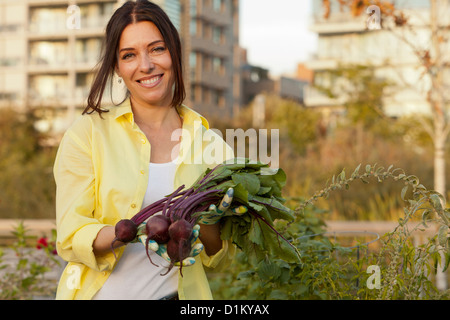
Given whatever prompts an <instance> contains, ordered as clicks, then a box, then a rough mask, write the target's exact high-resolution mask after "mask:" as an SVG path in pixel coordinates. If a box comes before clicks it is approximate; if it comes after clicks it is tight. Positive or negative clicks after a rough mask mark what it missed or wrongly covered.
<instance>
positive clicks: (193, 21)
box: [189, 18, 197, 36]
mask: <svg viewBox="0 0 450 320" xmlns="http://www.w3.org/2000/svg"><path fill="white" fill-rule="evenodd" d="M189 29H190V30H189V32H190V33H191V35H193V36H196V35H197V19H195V18H192V19H191V24H190V26H189Z"/></svg>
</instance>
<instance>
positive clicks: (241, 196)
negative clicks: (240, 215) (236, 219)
mask: <svg viewBox="0 0 450 320" xmlns="http://www.w3.org/2000/svg"><path fill="white" fill-rule="evenodd" d="M248 196H249V194H248V191H247V189H245V187H244V186H242V184H240V183H239V184H237V185H236V186H235V187H234V197H233V199H237V200H239V201H241V202H242V203H243V204H248Z"/></svg>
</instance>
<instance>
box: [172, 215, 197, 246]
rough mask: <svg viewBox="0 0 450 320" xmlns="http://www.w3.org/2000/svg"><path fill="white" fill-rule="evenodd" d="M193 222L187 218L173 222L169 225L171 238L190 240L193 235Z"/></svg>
mask: <svg viewBox="0 0 450 320" xmlns="http://www.w3.org/2000/svg"><path fill="white" fill-rule="evenodd" d="M192 228H193V227H192V224H190V223H189V222H188V221H187V220H185V219H180V220H176V221H174V222H172V224H171V225H170V227H169V236H170V239H173V240H175V241H177V242H179V241H181V240H189V238H190V237H191V235H192Z"/></svg>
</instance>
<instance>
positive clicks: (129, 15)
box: [83, 0, 186, 115]
mask: <svg viewBox="0 0 450 320" xmlns="http://www.w3.org/2000/svg"><path fill="white" fill-rule="evenodd" d="M141 21H149V22H152V23H154V24H155V26H156V27H157V28H158V30H159V32H160V33H161V35H162V37H163V40H164V42H165V43H166V46H167V48H168V50H169V53H170V56H171V59H172V68H173V73H174V78H175V88H174V92H173V98H172V102H171V105H172V106H173V107H176V106H179V105H181V104H182V102H183V101H184V99H185V97H186V91H185V87H184V82H183V68H182V52H181V41H180V36H179V34H178V31H177V29H176V28H175V26H174V25H173V24H172V22H171V21H170V19H169V17H168V16H167V14H166V13H165V12H164V11H163V10H162V9H161V8H160V7H159V6H158V5H156V4H154V3H152V2H150V1H148V0H137V1H127V2H125V3H124V4H123V5H122V6H121V7H120V8H119V9H117V10H116V11H115V12H114V14H113V15H112V17H111V19H110V20H109V22H108V24H107V26H106V36H105V39H104V42H103V46H102V53H101V58H100V61H99V68H98V71H97V72H96V74H95V77H94V81H93V84H92V87H91V90H90V92H89V96H88V98H87V107H86V108H85V109H84V111H83V114H85V113H92V112H94V111H95V112H98V113H99V114H100V115H101V114H102V112H107V110H104V109H102V108H101V104H102V98H103V93H104V91H105V88H106V85H107V84H108V81H112V78H113V75H114V72H115V69H116V66H117V52H118V49H119V42H120V37H121V35H122V32H123V30H124V29H125V27H127V26H128V25H130V24H132V23H137V22H141Z"/></svg>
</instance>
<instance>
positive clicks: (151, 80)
mask: <svg viewBox="0 0 450 320" xmlns="http://www.w3.org/2000/svg"><path fill="white" fill-rule="evenodd" d="M162 77H163V74H159V75H156V76H153V77H151V78H145V79H141V80H137V82H138V83H140V84H141V85H143V86H150V87H151V86H153V85H155V84H157V83H158V82H159V81H160V80H161V78H162Z"/></svg>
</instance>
